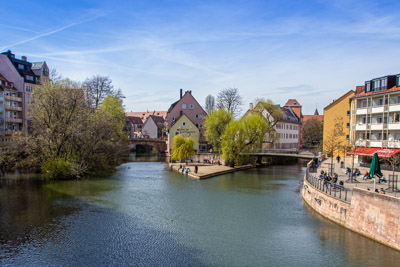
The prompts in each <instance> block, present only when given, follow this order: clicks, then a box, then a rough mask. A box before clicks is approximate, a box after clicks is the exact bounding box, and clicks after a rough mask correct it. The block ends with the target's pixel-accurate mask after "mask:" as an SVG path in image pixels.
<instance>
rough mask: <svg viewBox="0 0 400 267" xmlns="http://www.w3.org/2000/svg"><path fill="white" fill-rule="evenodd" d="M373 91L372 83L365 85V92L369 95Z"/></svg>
mask: <svg viewBox="0 0 400 267" xmlns="http://www.w3.org/2000/svg"><path fill="white" fill-rule="evenodd" d="M370 91H371V82H366V83H365V92H366V93H368V92H370Z"/></svg>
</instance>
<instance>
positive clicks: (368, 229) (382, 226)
mask: <svg viewBox="0 0 400 267" xmlns="http://www.w3.org/2000/svg"><path fill="white" fill-rule="evenodd" d="M302 196H303V199H304V201H305V202H306V203H307V204H308V205H309V206H311V207H312V208H313V209H314V210H315V211H316V212H318V213H319V214H321V215H322V216H324V217H326V218H328V219H330V220H332V221H334V222H336V223H338V224H340V225H342V226H344V227H346V228H348V229H350V230H352V231H354V232H357V233H359V234H361V235H364V236H366V237H368V238H371V239H373V240H375V241H377V242H379V243H382V244H384V245H386V246H389V247H392V248H394V249H396V250H400V199H398V198H394V197H391V196H388V195H382V194H378V193H374V192H370V191H367V190H363V189H359V188H354V189H353V192H352V197H351V202H345V201H342V200H340V199H337V198H334V197H331V196H329V195H327V194H325V193H324V192H322V191H320V190H318V189H316V188H314V187H313V186H312V185H311V184H310V183H309V182H308V181H307V180H306V179H304V184H303V192H302Z"/></svg>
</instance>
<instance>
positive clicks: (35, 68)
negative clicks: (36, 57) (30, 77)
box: [32, 61, 44, 70]
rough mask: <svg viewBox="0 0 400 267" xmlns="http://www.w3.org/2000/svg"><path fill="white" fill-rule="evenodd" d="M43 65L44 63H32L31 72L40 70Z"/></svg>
mask: <svg viewBox="0 0 400 267" xmlns="http://www.w3.org/2000/svg"><path fill="white" fill-rule="evenodd" d="M43 65H44V61H41V62H32V69H33V70H40V69H41V68H42V67H43Z"/></svg>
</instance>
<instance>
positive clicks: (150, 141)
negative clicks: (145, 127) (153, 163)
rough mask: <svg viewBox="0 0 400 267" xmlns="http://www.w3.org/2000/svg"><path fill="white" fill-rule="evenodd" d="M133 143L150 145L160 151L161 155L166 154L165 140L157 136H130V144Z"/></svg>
mask: <svg viewBox="0 0 400 267" xmlns="http://www.w3.org/2000/svg"><path fill="white" fill-rule="evenodd" d="M133 145H147V146H152V147H155V148H156V149H157V151H158V152H160V154H161V155H166V154H167V142H166V141H164V140H160V139H157V138H131V139H130V146H133Z"/></svg>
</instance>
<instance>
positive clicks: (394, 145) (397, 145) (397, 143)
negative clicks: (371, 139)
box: [387, 140, 400, 148]
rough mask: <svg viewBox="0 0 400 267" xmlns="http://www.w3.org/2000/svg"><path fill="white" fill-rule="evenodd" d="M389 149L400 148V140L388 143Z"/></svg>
mask: <svg viewBox="0 0 400 267" xmlns="http://www.w3.org/2000/svg"><path fill="white" fill-rule="evenodd" d="M387 147H389V148H400V140H392V141H388V142H387Z"/></svg>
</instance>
